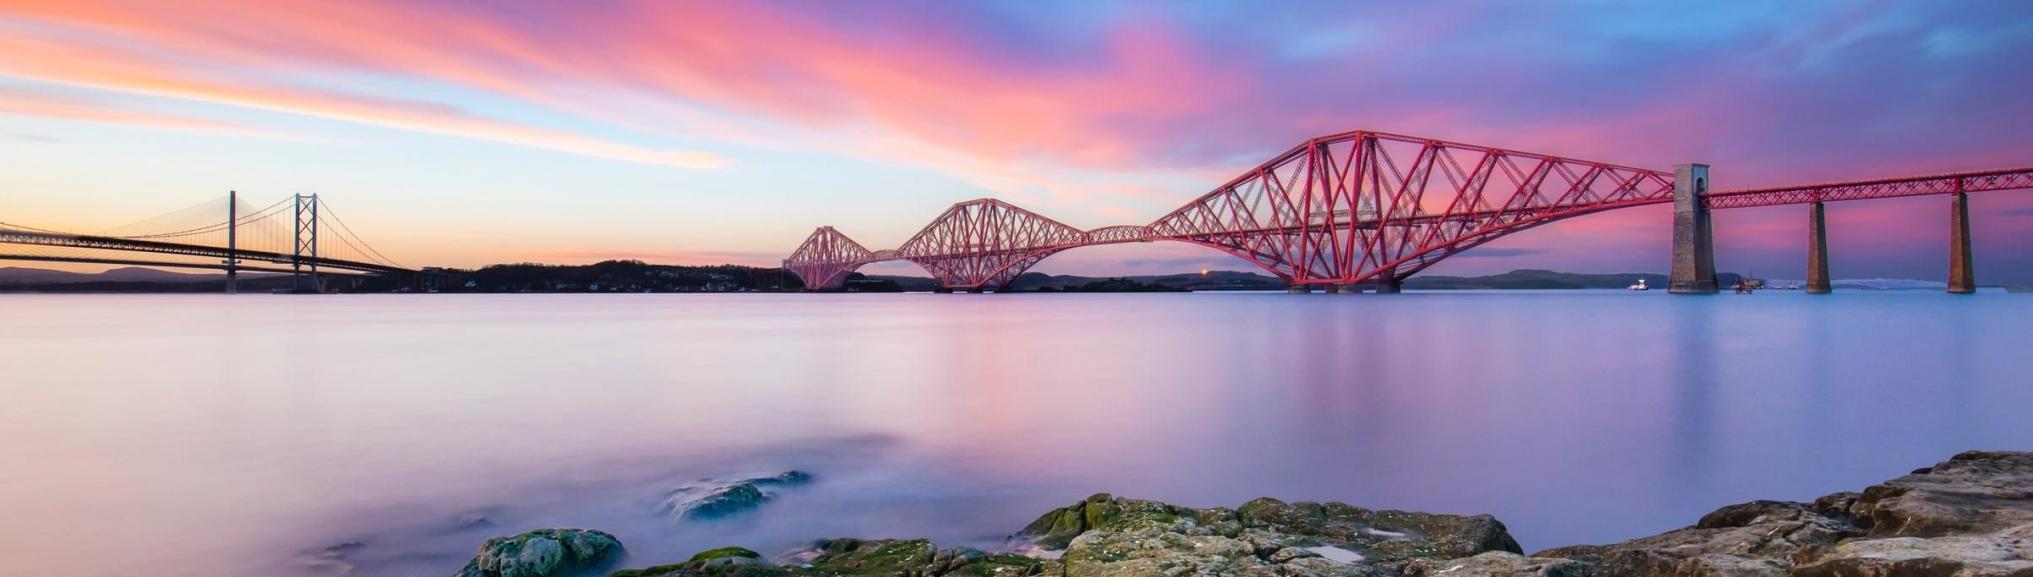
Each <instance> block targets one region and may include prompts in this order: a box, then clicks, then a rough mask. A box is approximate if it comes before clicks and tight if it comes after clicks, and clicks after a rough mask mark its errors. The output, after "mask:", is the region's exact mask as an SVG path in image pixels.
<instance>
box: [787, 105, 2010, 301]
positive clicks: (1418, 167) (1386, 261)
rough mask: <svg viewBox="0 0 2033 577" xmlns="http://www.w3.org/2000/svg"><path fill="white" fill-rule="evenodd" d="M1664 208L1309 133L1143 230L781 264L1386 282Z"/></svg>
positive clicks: (1812, 192) (1600, 187)
mask: <svg viewBox="0 0 2033 577" xmlns="http://www.w3.org/2000/svg"><path fill="white" fill-rule="evenodd" d="M2021 188H2033V168H2021V169H2009V170H1991V171H1978V172H1964V173H1955V174H1944V175H1933V176H1921V177H1906V178H1885V179H1874V180H1864V181H1853V182H1838V183H1826V184H1818V185H1810V186H1794V187H1778V188H1765V189H1753V190H1738V191H1727V192H1711V193H1708V194H1706V195H1704V199H1705V200H1704V202H1705V204H1706V205H1707V206H1708V207H1709V208H1714V209H1724V208H1744V207H1753V206H1772V205H1779V204H1798V203H1806V202H1815V201H1838V200H1860V199H1869V198H1889V197H1897V196H1915V195H1927V194H1950V193H1955V192H1976V191H1984V190H2007V189H2021ZM1672 201H1673V175H1672V174H1671V173H1668V172H1664V171H1657V170H1648V169H1642V168H1634V167H1630V166H1623V165H1616V164H1608V163H1601V162H1591V161H1585V160H1576V159H1571V158H1564V157H1559V156H1552V155H1546V154H1538V153H1531V152H1521V151H1516V150H1506V149H1500V148H1492V147H1486V146H1477V145H1471V144H1462V143H1456V142H1447V141H1441V140H1432V139H1424V138H1415V137H1410V136H1403V135H1396V134H1388V133H1382V132H1370V131H1357V132H1348V133H1343V134H1336V135H1331V136H1324V137H1320V138H1315V139H1312V140H1308V141H1306V142H1305V143H1303V144H1300V145H1299V146H1295V147H1293V148H1291V149H1289V150H1286V151H1284V152H1283V153H1281V154H1279V155H1278V156H1276V157H1273V158H1272V159H1271V160H1270V161H1268V162H1265V163H1264V164H1262V165H1259V166H1257V167H1256V168H1255V169H1252V170H1250V171H1249V172H1247V173H1244V174H1243V175H1242V176H1239V177H1237V178H1235V179H1234V180H1231V181H1229V182H1227V183H1225V184H1223V185H1221V186H1220V187H1217V188H1215V189H1214V190H1213V191H1210V192H1208V193H1206V194H1203V195H1201V196H1200V197H1199V198H1196V199H1194V200H1193V201H1192V202H1189V203H1187V204H1186V205H1185V206H1182V207H1180V208H1178V209H1177V210H1174V211H1172V212H1171V213H1169V214H1166V215H1165V216H1163V217H1160V218H1158V219H1157V220H1155V221H1152V222H1151V223H1150V224H1149V225H1145V226H1134V225H1128V226H1109V227H1102V228H1097V229H1093V230H1088V231H1082V230H1079V229H1076V228H1074V227H1072V226H1068V225H1066V224H1064V223H1061V222H1058V221H1056V220H1052V219H1050V218H1047V217H1044V216H1041V215H1039V214H1037V213H1033V212H1031V211H1028V210H1024V209H1022V208H1019V207H1016V206H1014V205H1010V204H1008V203H1006V202H1003V201H1000V200H994V199H980V200H973V201H968V202H963V203H959V204H955V205H953V207H952V208H950V209H948V210H947V211H946V212H945V213H943V214H941V215H940V216H939V218H937V219H935V220H933V221H932V223H931V224H929V225H927V226H926V227H925V228H924V229H923V230H920V231H919V232H918V233H917V235H915V236H912V237H911V239H910V240H908V241H906V242H905V243H904V244H903V246H901V247H899V248H898V249H896V250H894V251H877V252H869V251H868V250H867V249H866V248H863V247H861V245H859V244H855V243H854V242H853V241H852V240H848V239H847V238H846V237H845V236H840V235H839V233H838V232H836V231H834V230H833V229H832V228H831V227H823V228H821V229H819V231H817V232H814V233H813V235H812V238H809V239H807V240H806V242H805V245H803V246H800V247H799V248H798V250H797V252H795V253H793V254H792V257H791V258H790V259H786V260H785V261H784V263H785V267H786V268H789V269H790V270H791V271H792V272H793V273H796V274H798V275H799V277H800V278H802V279H805V281H806V283H807V284H808V285H812V286H816V287H822V288H837V284H829V283H832V282H837V280H832V279H844V278H845V275H846V273H847V272H849V271H852V270H853V269H854V268H857V267H860V266H861V265H864V264H868V263H871V262H879V261H885V260H897V259H902V260H909V261H911V262H914V263H917V264H918V265H919V266H921V267H924V268H925V270H926V271H928V272H930V273H932V276H933V277H934V278H936V279H937V280H938V282H939V283H940V285H941V286H944V287H947V288H956V289H957V288H968V289H1001V288H1003V287H1006V286H1007V285H1008V283H1009V282H1010V281H1011V280H1014V279H1015V278H1016V277H1017V275H1020V274H1022V273H1023V271H1024V270H1026V269H1028V268H1029V267H1031V266H1032V265H1035V264H1037V263H1038V261H1041V260H1044V259H1045V258H1047V257H1049V256H1051V255H1053V254H1057V253H1058V252H1060V251H1064V250H1067V249H1071V248H1076V247H1081V246H1089V245H1100V244H1115V243H1127V242H1151V241H1159V240H1169V241H1178V242H1188V243H1193V244H1198V245H1203V246H1208V247H1212V248H1214V249H1217V250H1221V251H1223V252H1227V253H1229V254H1232V255H1235V256H1238V257H1241V258H1243V259H1244V260H1248V261H1250V262H1251V263H1254V264H1256V265H1257V266H1259V267H1262V268H1264V269H1265V270H1267V271H1269V272H1271V273H1272V274H1275V275H1278V276H1279V277H1281V278H1284V279H1285V280H1287V281H1288V282H1291V283H1294V284H1359V283H1364V282H1378V281H1387V282H1396V281H1399V280H1402V279H1404V278H1405V277H1408V276H1411V275H1413V274H1416V273H1418V272H1420V271H1422V270H1425V269H1426V268H1427V267H1430V266H1433V265H1434V264H1436V263H1438V262H1440V261H1441V260H1443V259H1445V258H1447V257H1448V256H1452V255H1455V254H1459V253H1461V252H1462V251H1465V250H1468V249H1470V248H1474V247H1476V246H1479V245H1482V244H1484V243H1487V242H1490V241H1492V240H1495V239H1497V238H1499V237H1502V236H1504V235H1507V234H1511V233H1514V232H1518V231H1523V230H1528V229H1531V228H1533V227H1537V226H1539V225H1543V224H1547V223H1550V222H1554V221H1558V220H1561V219H1566V218H1572V217H1576V216H1582V215H1587V214H1594V213H1597V212H1603V211H1607V210H1614V209H1619V208H1628V207H1634V206H1645V205H1652V204H1664V203H1669V202H1672ZM822 237H826V238H823V239H822ZM815 278H817V279H821V280H822V282H819V283H813V279H815Z"/></svg>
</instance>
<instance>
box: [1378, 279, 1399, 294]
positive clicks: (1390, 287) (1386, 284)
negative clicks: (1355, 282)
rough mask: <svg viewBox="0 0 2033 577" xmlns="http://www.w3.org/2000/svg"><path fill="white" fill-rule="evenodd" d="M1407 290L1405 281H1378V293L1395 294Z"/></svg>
mask: <svg viewBox="0 0 2033 577" xmlns="http://www.w3.org/2000/svg"><path fill="white" fill-rule="evenodd" d="M1401 292H1405V282H1404V281H1400V280H1393V279H1384V280H1380V281H1377V294H1380V295H1394V294H1398V293H1401Z"/></svg>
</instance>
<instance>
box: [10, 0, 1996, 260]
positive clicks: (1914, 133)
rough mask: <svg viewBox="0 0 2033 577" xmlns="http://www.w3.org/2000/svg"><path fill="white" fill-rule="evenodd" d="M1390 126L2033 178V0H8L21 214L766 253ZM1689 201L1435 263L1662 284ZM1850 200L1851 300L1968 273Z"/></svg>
mask: <svg viewBox="0 0 2033 577" xmlns="http://www.w3.org/2000/svg"><path fill="white" fill-rule="evenodd" d="M1356 129H1371V130H1381V131H1387V132H1395V133H1402V134H1411V135H1417V136H1425V137H1432V138H1441V139H1447V140H1452V141H1459V142H1470V143H1476V144H1485V145H1492V146H1501V147H1506V148H1513V149H1521V150H1529V151H1534V152H1543V153H1548V154H1558V155H1562V156H1568V157H1575V158H1584V159H1590V160H1599V161H1605V162H1615V163H1620V164H1627V165H1635V166H1643V167H1650V168H1658V169H1662V170H1664V169H1670V168H1671V167H1672V166H1673V165H1675V164H1681V163H1688V162H1703V163H1707V164H1710V165H1711V166H1713V169H1712V171H1713V172H1712V174H1713V175H1714V176H1713V179H1714V186H1715V188H1717V189H1727V188H1737V187H1752V186H1763V185H1778V184H1788V183H1800V182H1815V181H1824V180H1835V179H1850V178H1867V177H1877V176H1896V175H1903V174H1917V173H1932V172H1944V171H1952V170H1965V169H1983V168H1997V167H2007V166H2025V165H2033V3H2027V2H1973V1H1972V2H1960V1H1944V2H1830V1H1798V2H1724V1H1705V2H1611V1H1573V2H1431V3H1405V2H1348V1H1328V2H1303V1H1293V2H1279V3H1262V2H1191V3H1188V2H1089V1H1077V2H1060V1H1009V2H997V1H983V2H943V1H922V2H891V1H867V2H816V1H814V2H778V1H744V2H720V1H712V2H703V1H702V2H690V1H650V0H644V1H640V2H636V1H610V0H586V1H580V2H527V3H519V2H504V1H472V2H467V1H449V0H347V1H332V2H299V1H295V0H273V1H267V2H253V3H250V2H225V1H218V0H174V1H155V0H138V1H117V0H116V1H106V2H73V1H69V0H0V221H7V222H14V223H20V224H30V225H34V226H38V227H43V228H55V229H62V230H72V231H79V232H96V231H101V230H106V229H110V228H114V227H117V226H120V225H122V224H125V223H129V222H133V221H138V220H142V219H145V218H148V217H151V216H154V215H157V214H161V213H166V212H171V211H175V210H179V209H183V208H185V207H187V206H189V205H191V204H192V203H197V202H200V201H203V200H205V199H208V198H214V197H217V196H219V195H221V194H223V193H224V192H225V191H226V190H237V191H239V192H240V194H242V195H243V197H245V198H249V199H251V201H252V202H253V203H254V204H257V205H266V204H267V203H268V202H270V201H272V199H280V198H282V197H284V196H287V195H291V194H298V193H318V194H320V195H321V196H322V197H323V198H324V199H326V201H327V202H328V203H329V204H330V205H331V206H333V207H335V208H337V209H339V210H342V211H344V213H345V214H346V218H347V220H348V222H349V223H350V224H351V225H352V227H353V228H354V229H355V230H356V231H357V232H359V234H360V235H361V236H362V237H364V238H366V239H367V240H369V241H371V242H372V243H373V244H374V246H375V248H377V249H378V250H380V251H381V252H383V253H386V254H388V255H389V256H391V257H393V258H395V259H396V260H398V261H401V262H403V263H404V264H408V265H412V266H426V265H429V266H462V267H464V266H477V265H483V264H488V263H496V262H524V261H533V262H548V263H581V262H592V261H597V260H603V259H608V258H637V259H642V260H646V261H650V262H657V263H672V264H712V263H722V262H732V263H740V264H757V265H769V264H774V263H776V262H778V261H779V260H780V259H782V258H783V257H784V256H786V255H788V254H789V253H790V252H791V251H792V250H793V249H795V248H796V247H797V245H798V244H799V243H800V242H802V241H803V239H804V237H805V236H806V235H807V234H809V233H810V232H811V230H812V229H813V228H815V227H817V226H820V225H831V226H834V227H836V228H838V229H840V230H841V231H842V232H844V233H846V234H848V235H849V236H851V237H853V238H855V239H856V240H858V241H860V242H861V243H863V244H865V245H867V246H869V247H871V248H892V247H895V246H896V245H898V244H900V243H902V242H903V241H904V240H905V239H906V238H908V237H909V236H910V235H911V234H913V233H915V232H916V231H917V230H918V229H919V228H921V227H922V226H923V225H924V224H925V223H926V222H928V221H930V220H931V219H932V218H933V217H935V216H936V215H937V214H938V213H939V212H941V211H942V210H944V209H945V208H946V207H947V206H949V205H951V204H952V203H955V202H959V201H964V200H968V199H974V198H981V197H995V198H1001V199H1004V200H1008V201H1010V202H1013V203H1015V204H1018V205H1020V206H1024V207H1026V208H1029V209H1032V210H1035V211H1037V212H1040V213H1043V214H1045V215H1048V216H1051V217H1053V218H1056V219H1058V220H1061V221H1063V222H1066V223H1068V224H1071V225H1074V226H1077V227H1081V228H1093V227H1098V226H1104V225H1112V224H1143V223H1147V222H1149V221H1151V220H1152V219H1155V218H1157V217H1158V216H1161V215H1163V214H1164V213H1166V212H1168V211H1170V210H1172V209H1173V208H1176V207H1178V206H1179V205H1182V204H1184V203H1186V202H1188V201H1190V200H1192V199H1193V198H1194V197H1196V196H1198V195H1200V194H1202V193H1204V192H1206V191H1208V190H1211V189H1213V188H1214V187H1216V186H1218V185H1220V184H1221V183H1222V182H1224V181H1226V180H1228V179H1230V178H1232V177H1234V176H1236V175H1238V174H1241V173H1243V172H1245V171H1247V170H1248V169H1250V168H1251V167H1253V166H1255V165H1257V164H1259V163H1261V162H1263V161H1264V160H1267V159H1268V158H1269V157H1270V156H1271V155H1273V154H1275V153H1277V152H1279V151H1282V150H1284V149H1286V148H1289V147H1291V146H1292V145H1295V144H1297V143H1299V142H1302V141H1304V140H1305V139H1307V138H1309V137H1313V136H1319V135H1325V134H1332V133H1339V132H1345V131H1349V130H1356ZM1972 209H1973V212H1974V218H1973V220H1974V231H1975V242H1976V249H1975V255H1976V261H1977V274H1978V280H1979V281H1980V282H1986V283H1989V282H2008V283H2017V284H2033V250H2029V249H2028V248H2027V247H2033V191H2026V192H1994V193H1984V194H1980V195H1976V196H1975V197H1974V198H1973V199H1972ZM1667 210H1669V209H1667V208H1665V207H1645V208H1638V209H1629V210H1625V211H1620V212H1612V213H1606V214H1602V215H1595V216H1590V217H1586V218H1581V219H1575V220H1571V221H1567V222H1563V223H1558V224H1554V225H1550V226H1546V227H1541V228H1538V229H1534V230H1531V231H1528V232H1524V233H1520V234H1517V235H1512V236H1509V237H1506V238H1504V239H1501V240H1499V241H1496V242H1494V243H1491V244H1489V245H1485V246H1484V247H1482V248H1478V249H1475V250H1472V251H1469V252H1468V253H1464V254H1462V255H1460V256H1458V257H1455V258H1453V259H1450V260H1449V261H1448V262H1445V263H1443V264H1441V265H1440V266H1437V267H1435V268H1434V269H1432V270H1430V271H1429V274H1485V273H1492V272H1501V271H1505V270H1510V269H1514V268H1550V269H1559V270H1571V271H1582V272H1663V271H1664V270H1666V269H1667V268H1668V264H1669V252H1668V247H1669V244H1668V243H1669V237H1670V232H1671V231H1670V228H1671V227H1670V222H1671V215H1670V213H1669V212H1667ZM1828 212H1829V217H1830V242H1831V249H1832V258H1831V263H1832V267H1833V269H1834V276H1836V277H1837V278H1870V277H1901V278H1924V279H1941V278H1943V277H1944V276H1945V273H1946V270H1947V257H1948V254H1947V253H1948V251H1947V245H1948V239H1947V236H1948V226H1947V224H1948V223H1947V221H1948V216H1947V212H1948V204H1947V200H1946V199H1945V198H1940V197H1932V198H1915V199H1902V200H1886V201H1870V202H1859V203H1839V204H1834V205H1830V207H1829V209H1828ZM1806 218H1807V217H1806V209H1805V208H1804V207H1798V206H1790V207H1774V208H1765V209H1749V210H1737V211H1728V212H1723V213H1718V217H1717V221H1716V222H1717V224H1716V226H1717V236H1718V251H1719V265H1720V268H1721V269H1723V270H1728V271H1738V272H1754V273H1757V274H1758V275H1759V276H1765V277H1771V278H1781V279H1784V278H1799V277H1800V276H1801V275H1802V273H1801V272H1800V271H1801V270H1802V269H1804V266H1805V257H1804V253H1805V246H1806V231H1805V225H1806ZM1200 268H1218V269H1235V270H1248V269H1250V268H1251V266H1250V265H1249V264H1247V263H1244V262H1242V261H1240V260H1236V259H1234V258H1232V257H1227V256H1225V255H1222V254H1220V253H1217V252H1214V251H1211V250H1209V249H1205V248H1200V247H1194V246H1189V245H1183V244H1168V243H1158V244H1151V245H1133V246H1113V247H1095V248H1088V249H1081V250H1076V251H1068V252H1066V253H1062V254H1061V255H1058V256H1054V257H1052V258H1051V259H1048V260H1046V261H1045V262H1043V263H1041V264H1040V265H1039V267H1038V268H1037V269H1036V270H1041V271H1044V272H1054V273H1079V274H1146V273H1170V272H1181V271H1186V270H1197V269H1200ZM868 272H898V273H907V274H908V273H919V271H917V270H916V269H915V268H913V267H912V266H911V265H909V264H904V263H896V264H890V265H881V266H877V267H872V268H871V270H869V271H868ZM919 274H921V273H919Z"/></svg>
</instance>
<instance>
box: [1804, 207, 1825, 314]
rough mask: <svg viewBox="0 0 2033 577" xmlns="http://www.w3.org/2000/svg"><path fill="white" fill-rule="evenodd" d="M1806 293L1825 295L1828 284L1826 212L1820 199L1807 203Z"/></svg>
mask: <svg viewBox="0 0 2033 577" xmlns="http://www.w3.org/2000/svg"><path fill="white" fill-rule="evenodd" d="M1806 288H1807V294H1811V295H1825V294H1828V293H1829V291H1830V287H1829V285H1828V214H1827V211H1825V210H1824V209H1823V208H1822V206H1821V201H1818V200H1817V201H1814V204H1810V205H1807V287H1806Z"/></svg>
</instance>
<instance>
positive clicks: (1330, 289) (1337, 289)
mask: <svg viewBox="0 0 2033 577" xmlns="http://www.w3.org/2000/svg"><path fill="white" fill-rule="evenodd" d="M1320 292H1322V293H1325V294H1331V295H1333V294H1341V285H1338V284H1331V285H1327V286H1323V287H1320Z"/></svg>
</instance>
